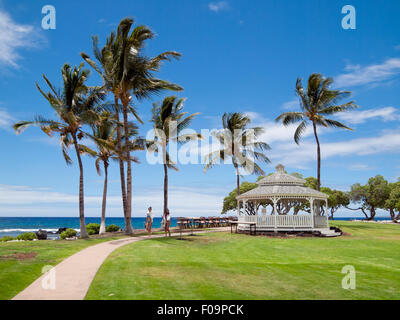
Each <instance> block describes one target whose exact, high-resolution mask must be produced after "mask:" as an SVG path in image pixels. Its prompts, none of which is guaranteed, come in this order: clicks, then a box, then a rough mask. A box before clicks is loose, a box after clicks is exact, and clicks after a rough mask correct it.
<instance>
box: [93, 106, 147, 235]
mask: <svg viewBox="0 0 400 320" xmlns="http://www.w3.org/2000/svg"><path fill="white" fill-rule="evenodd" d="M118 125H119V123H118V122H117V121H116V119H115V114H113V113H110V112H109V111H103V112H102V113H101V116H100V121H99V122H98V123H95V124H92V131H93V134H92V135H90V136H89V137H90V138H91V139H92V140H93V141H94V143H95V144H96V146H97V152H96V154H95V157H96V161H95V165H96V170H97V173H98V174H99V175H101V166H103V168H104V188H103V201H102V209H101V222H100V232H99V233H100V234H103V233H105V232H106V206H107V189H108V167H109V165H110V159H112V160H115V161H119V160H120V159H122V160H124V161H126V159H125V158H124V156H125V152H123V151H122V152H121V151H120V149H119V148H118V143H117V139H116V129H117V127H118ZM129 126H130V131H129V135H130V136H129V139H130V141H131V143H130V148H131V151H136V150H144V139H142V138H137V137H136V136H137V134H138V131H137V127H136V126H135V125H134V124H133V123H129ZM130 160H131V161H133V162H135V163H139V160H138V159H137V158H136V157H133V156H132V157H131V159H130Z"/></svg>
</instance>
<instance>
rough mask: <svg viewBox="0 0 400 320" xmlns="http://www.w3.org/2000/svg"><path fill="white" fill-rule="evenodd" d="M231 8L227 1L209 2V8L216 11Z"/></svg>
mask: <svg viewBox="0 0 400 320" xmlns="http://www.w3.org/2000/svg"><path fill="white" fill-rule="evenodd" d="M229 8H230V6H229V3H228V2H227V1H218V2H211V3H209V4H208V9H210V10H211V11H214V12H219V11H224V10H228V9H229Z"/></svg>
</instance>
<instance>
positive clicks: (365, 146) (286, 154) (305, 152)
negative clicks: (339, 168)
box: [271, 130, 400, 168]
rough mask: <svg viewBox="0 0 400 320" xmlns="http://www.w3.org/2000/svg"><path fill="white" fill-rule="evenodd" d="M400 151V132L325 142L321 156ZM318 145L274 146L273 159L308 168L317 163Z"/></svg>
mask: <svg viewBox="0 0 400 320" xmlns="http://www.w3.org/2000/svg"><path fill="white" fill-rule="evenodd" d="M399 151H400V131H399V130H397V131H392V132H386V133H385V132H384V133H382V134H381V135H379V136H376V137H366V138H358V139H352V140H346V141H339V142H323V143H322V144H321V156H322V158H323V159H328V158H332V157H346V156H352V157H354V156H355V155H357V156H367V155H372V154H380V153H396V152H399ZM316 157H317V154H316V144H315V141H314V140H312V139H307V140H304V141H303V142H301V144H300V145H299V146H297V145H296V144H295V143H294V142H293V143H290V142H288V143H280V144H277V145H273V149H272V150H271V159H272V160H273V161H274V163H278V162H281V163H283V164H284V165H287V166H293V167H296V168H306V167H307V165H308V164H309V163H310V162H314V161H316Z"/></svg>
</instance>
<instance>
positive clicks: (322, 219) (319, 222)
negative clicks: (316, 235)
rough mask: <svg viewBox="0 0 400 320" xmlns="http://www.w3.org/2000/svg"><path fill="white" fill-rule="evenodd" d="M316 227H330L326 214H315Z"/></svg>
mask: <svg viewBox="0 0 400 320" xmlns="http://www.w3.org/2000/svg"><path fill="white" fill-rule="evenodd" d="M314 226H315V228H328V227H329V222H328V218H327V217H326V216H315V217H314Z"/></svg>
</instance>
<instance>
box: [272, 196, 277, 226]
mask: <svg viewBox="0 0 400 320" xmlns="http://www.w3.org/2000/svg"><path fill="white" fill-rule="evenodd" d="M272 201H273V202H274V232H275V233H277V232H278V225H277V223H276V213H277V209H276V205H277V203H278V198H275V197H274V198H273V200H272Z"/></svg>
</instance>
